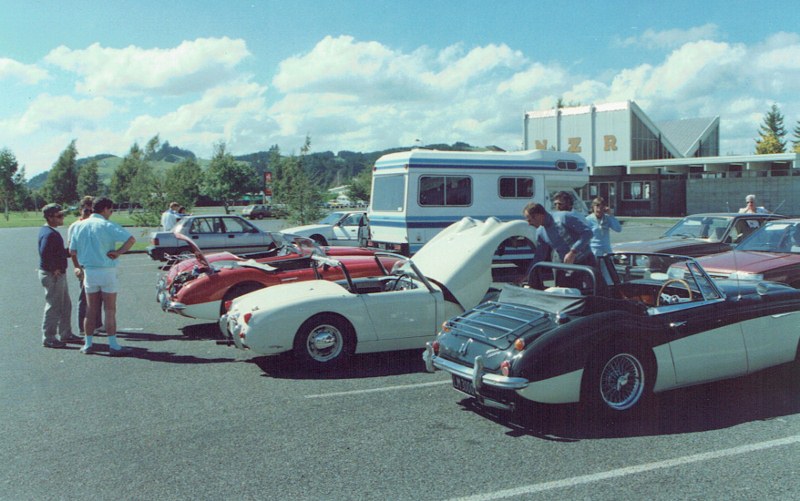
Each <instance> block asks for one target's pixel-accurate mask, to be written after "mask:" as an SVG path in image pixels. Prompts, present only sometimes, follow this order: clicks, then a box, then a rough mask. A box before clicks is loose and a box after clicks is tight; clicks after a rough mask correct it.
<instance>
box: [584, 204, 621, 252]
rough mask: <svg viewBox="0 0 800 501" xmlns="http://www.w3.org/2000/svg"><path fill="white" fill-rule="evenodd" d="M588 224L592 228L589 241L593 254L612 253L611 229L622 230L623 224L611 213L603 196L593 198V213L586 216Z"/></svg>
mask: <svg viewBox="0 0 800 501" xmlns="http://www.w3.org/2000/svg"><path fill="white" fill-rule="evenodd" d="M586 224H588V225H589V227H590V228H591V229H592V240H591V242H590V243H589V248H591V249H592V254H594V256H595V258H598V257H600V256H603V255H605V254H610V253H611V251H612V249H611V233H610V232H611V231H612V230H613V231H616V232H620V231H622V225H620V224H619V221H618V220H617V218H615V217H614V216H613V215H612V214H611V210H610V209H609V208H608V205H606V200H605V199H604V198H603V197H597V198H595V199H594V200H592V213H591V214H589V215H588V216H586Z"/></svg>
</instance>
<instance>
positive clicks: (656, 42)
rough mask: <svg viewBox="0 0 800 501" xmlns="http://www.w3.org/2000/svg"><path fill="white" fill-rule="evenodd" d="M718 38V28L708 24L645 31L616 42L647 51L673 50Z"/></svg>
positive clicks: (623, 45)
mask: <svg viewBox="0 0 800 501" xmlns="http://www.w3.org/2000/svg"><path fill="white" fill-rule="evenodd" d="M718 36H719V27H718V26H717V25H716V24H713V23H708V24H704V25H702V26H694V27H692V28H689V29H685V30H684V29H677V28H676V29H671V30H661V31H656V30H654V29H647V30H645V31H644V32H643V33H642V34H641V35H639V36H635V37H628V38H626V39H624V40H618V41H617V42H616V45H618V46H621V47H645V48H648V49H673V48H675V47H680V46H681V45H683V44H686V43H689V42H696V41H699V40H715V39H716V38H717V37H718Z"/></svg>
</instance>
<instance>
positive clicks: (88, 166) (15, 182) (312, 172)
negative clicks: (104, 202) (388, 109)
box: [0, 104, 800, 226]
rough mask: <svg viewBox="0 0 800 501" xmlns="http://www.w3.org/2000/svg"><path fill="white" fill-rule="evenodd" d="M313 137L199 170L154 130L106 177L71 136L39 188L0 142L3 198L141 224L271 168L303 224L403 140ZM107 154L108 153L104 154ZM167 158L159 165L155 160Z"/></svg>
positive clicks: (234, 188)
mask: <svg viewBox="0 0 800 501" xmlns="http://www.w3.org/2000/svg"><path fill="white" fill-rule="evenodd" d="M787 135H788V132H787V130H786V128H785V125H784V116H783V114H782V113H781V111H780V109H779V107H778V106H777V104H773V105H772V106H771V107H770V110H769V111H768V112H767V113H766V114H765V115H764V118H763V121H762V123H761V125H760V127H759V129H758V136H759V137H758V138H756V140H755V143H756V145H755V153H756V154H771V153H785V152H786V148H787V140H786V136H787ZM426 147H427V148H433V149H441V150H458V151H466V150H471V149H474V148H473V147H471V146H470V145H468V144H466V143H461V142H457V143H455V144H453V145H447V144H434V145H427V146H426ZM310 148H311V140H310V138H309V137H306V140H305V143H304V144H303V146H302V147H301V149H300V154H299V155H294V154H292V155H288V156H283V155H282V154H281V151H280V148H279V147H278V146H277V145H274V146H272V147H271V148H270V149H269V150H268V151H266V152H258V153H253V154H249V155H244V156H239V157H234V156H233V155H232V154H231V153H230V152H229V151H228V149H227V145H226V144H225V142H223V141H220V142H218V143H215V144H214V146H213V155H212V158H211V160H210V163H209V165H208V167H207V168H206V169H205V170H203V169H202V168H201V166H200V163H199V162H198V160H197V158H196V157H195V155H194V154H193V153H191V152H189V151H186V150H181V149H180V148H176V147H173V146H170V145H169V142H164V143H163V144H162V143H161V140H160V138H159V136H158V135H156V136H153V137H152V138H151V139H150V140H149V141H148V142H147V143H146V144H145V145H144V147H141V146H140V145H139V144H138V143H134V144H133V145H132V146H131V148H130V150H129V151H128V153H127V154H126V155H125V156H124V157H123V158H122V162H121V163H120V164H119V165H118V166H117V167H116V169H114V172H113V173H112V175H111V179H110V182H109V183H108V185H106V184H105V183H103V182H102V180H101V178H100V174H99V161H100V160H102V158H103V156H99V157H94V158H91V159H89V160H86V161H79V160H78V158H77V157H78V150H77V146H76V140H72V141H71V142H70V144H69V145H68V146H67V148H66V149H65V150H64V151H63V152H62V153H61V154H60V155H59V157H58V160H56V162H55V163H54V164H53V167H52V168H51V170H50V171H49V172H48V173H47V174H46V179H45V181H44V184H43V185H42V186H41V188H40V189H36V188H31V187H30V186H28V182H27V180H26V176H25V167H24V166H22V167H20V166H19V164H18V162H17V159H16V157H15V156H14V153H13V152H12V151H11V150H10V149H9V148H7V147H5V148H2V149H0V201H2V204H3V205H2V207H3V211H4V213H5V217H6V219H8V214H9V211H12V210H31V209H36V208H38V207H42V206H43V205H44V204H46V203H49V202H57V203H61V204H63V205H66V206H69V205H71V204H74V203H76V202H77V201H78V200H79V199H80V198H81V197H82V196H84V195H107V196H110V197H111V198H112V199H114V201H115V202H118V203H124V204H127V205H128V206H129V207H133V206H134V204H138V205H141V207H142V209H143V210H142V211H139V212H137V213H136V214H134V215H133V217H134V218H135V219H138V221H137V222H139V223H140V224H142V225H143V226H150V225H155V224H157V223H158V218H159V214H160V213H161V212H162V211H163V210H164V209H165V208H166V207H167V205H168V204H169V203H170V202H178V203H179V204H181V205H183V206H185V207H187V208H192V207H195V206H196V205H197V204H198V203H199V202H205V203H210V202H216V203H221V204H222V205H223V206H224V207H225V211H226V212H227V211H228V208H229V206H230V205H231V204H232V203H234V202H235V201H237V200H241V199H242V198H243V197H244V196H246V195H252V194H256V193H261V190H262V189H263V188H264V187H265V186H264V173H265V172H271V173H272V179H273V183H272V186H271V187H270V188H271V190H272V193H273V196H272V201H273V203H279V204H284V205H285V206H286V208H287V212H288V213H289V219H290V220H292V221H293V222H297V223H300V224H305V223H308V222H311V221H313V220H315V219H317V218H318V217H319V215H320V214H319V207H320V205H321V202H322V201H323V200H324V195H323V190H324V189H325V188H326V187H328V186H333V185H337V186H338V185H342V184H345V185H347V195H348V197H349V198H350V199H351V200H369V197H370V186H371V183H372V166H373V165H374V164H375V161H376V160H377V159H378V158H379V157H380V156H382V155H384V154H387V153H392V152H396V151H403V150H405V149H407V148H394V149H389V150H383V151H379V152H372V153H358V152H351V151H340V152H339V153H338V154H337V155H334V154H333V153H332V152H330V151H328V152H322V153H314V154H311V153H310ZM792 148H793V151H794V152H797V153H800V120H798V121H797V123H796V125H795V127H794V129H793V137H792ZM109 156H110V155H109ZM160 160H167V161H168V162H170V166H169V167H167V168H166V169H163V170H158V169H156V168H154V165H153V164H154V163H155V162H157V161H160Z"/></svg>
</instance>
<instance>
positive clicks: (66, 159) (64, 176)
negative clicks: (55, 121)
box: [44, 139, 78, 204]
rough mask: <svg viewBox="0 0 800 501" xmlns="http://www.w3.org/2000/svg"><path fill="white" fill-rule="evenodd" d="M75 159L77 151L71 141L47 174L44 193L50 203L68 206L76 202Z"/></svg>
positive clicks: (76, 173) (76, 172)
mask: <svg viewBox="0 0 800 501" xmlns="http://www.w3.org/2000/svg"><path fill="white" fill-rule="evenodd" d="M77 157H78V149H77V148H76V147H75V139H73V140H72V142H70V143H69V146H67V148H66V149H65V150H64V151H63V152H61V155H60V156H59V157H58V160H56V163H55V164H53V168H52V169H50V172H49V173H48V174H47V181H46V182H45V186H44V191H45V193H46V194H47V195H46V196H47V199H48V200H49V201H50V202H57V203H61V204H69V203H72V202H75V201H77V200H78V168H77V165H76V161H77Z"/></svg>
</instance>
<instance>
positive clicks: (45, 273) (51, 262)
mask: <svg viewBox="0 0 800 501" xmlns="http://www.w3.org/2000/svg"><path fill="white" fill-rule="evenodd" d="M42 215H43V216H44V219H45V221H47V223H46V224H45V225H44V226H42V228H41V229H40V230H39V281H40V282H41V283H42V286H43V287H44V301H45V304H44V319H43V320H42V346H44V347H45V348H63V347H64V346H66V343H67V342H71V341H80V338H79V337H78V336H76V335H75V334H73V333H72V301H70V299H69V287H68V284H67V275H66V273H67V256H68V255H69V253H68V252H67V250H66V248H64V239H63V238H61V234H60V233H59V232H58V230H57V229H56V228H57V227H59V226H61V225H62V224H64V211H62V210H61V206H60V205H58V204H47V205H45V206H44V207H43V208H42ZM56 334H58V338H56ZM59 338H60V339H59Z"/></svg>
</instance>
